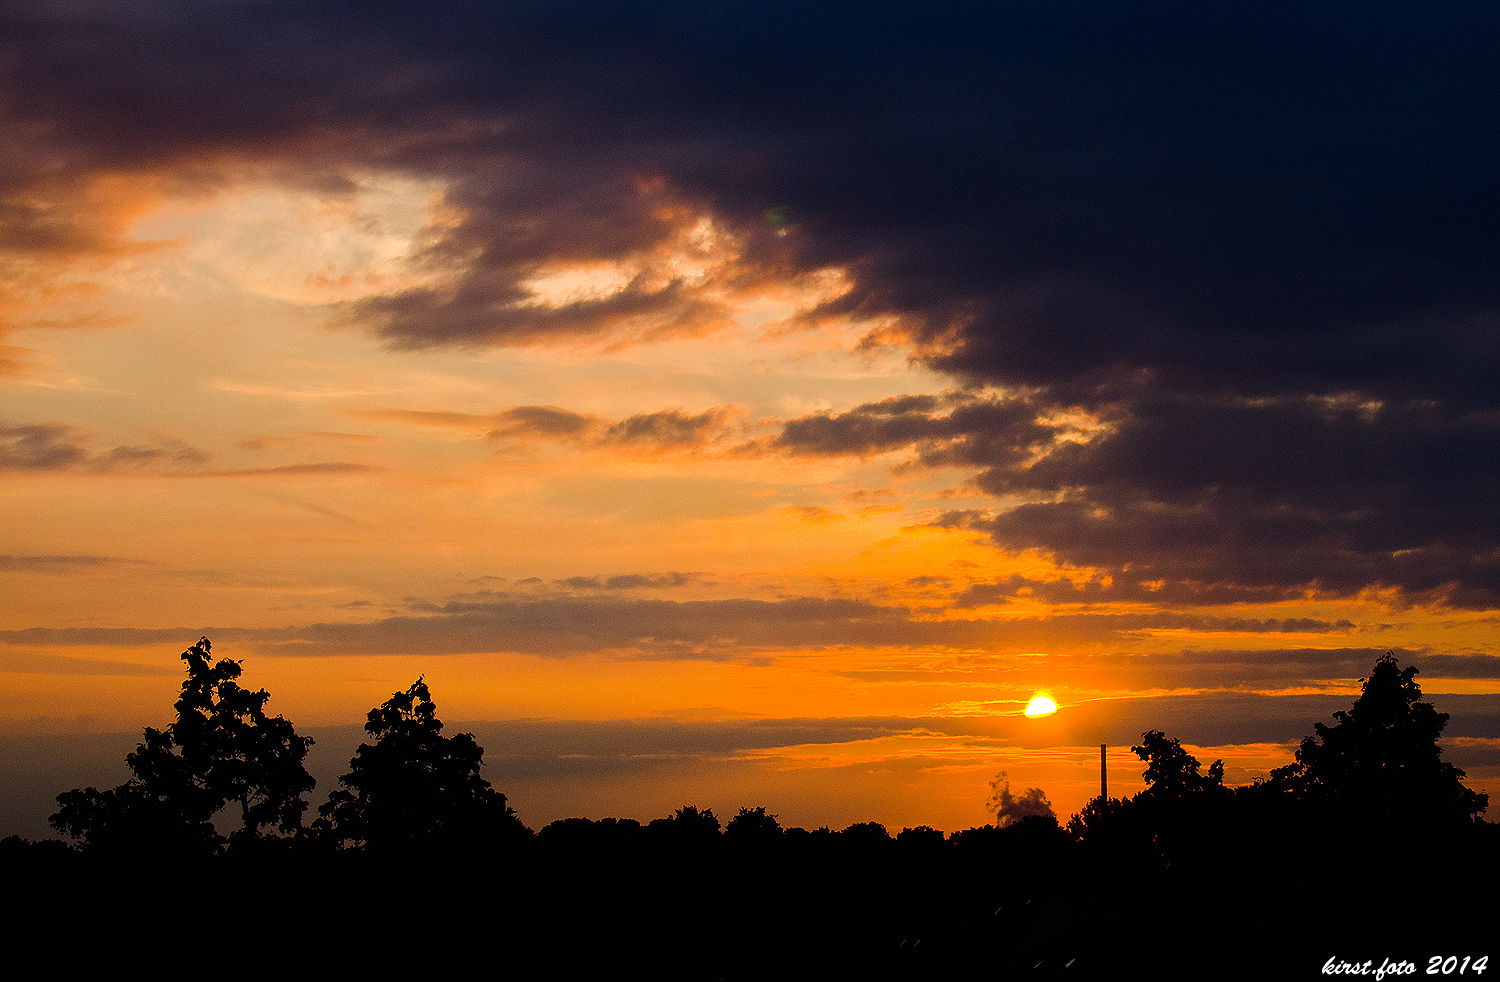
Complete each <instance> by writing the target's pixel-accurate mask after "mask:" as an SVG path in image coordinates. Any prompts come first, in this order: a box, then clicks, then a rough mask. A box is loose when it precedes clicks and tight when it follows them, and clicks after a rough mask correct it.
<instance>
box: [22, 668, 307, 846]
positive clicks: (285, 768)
mask: <svg viewBox="0 0 1500 982" xmlns="http://www.w3.org/2000/svg"><path fill="white" fill-rule="evenodd" d="M209 651H210V644H209V640H208V638H200V639H199V640H198V643H197V644H195V645H193V646H192V647H191V648H189V649H188V650H187V651H184V652H183V653H182V660H183V661H184V662H186V663H187V678H186V679H185V680H184V681H183V683H182V694H181V696H180V697H179V698H178V700H177V704H176V709H177V720H176V722H174V723H172V724H171V725H170V726H168V727H167V728H166V729H165V730H158V729H155V728H152V727H147V728H146V730H145V733H144V739H143V741H142V742H141V743H140V744H139V745H138V746H137V747H136V749H135V751H134V752H132V753H130V754H128V755H127V756H126V758H125V761H126V763H127V764H129V766H130V770H131V773H132V775H133V776H132V777H131V778H130V780H128V781H126V782H125V783H124V784H122V785H120V786H119V787H117V788H113V789H110V790H108V791H98V790H96V789H94V788H83V789H80V790H74V791H67V792H64V793H63V794H60V795H58V796H57V801H58V804H59V805H60V806H61V807H60V808H59V810H58V812H57V813H56V814H55V815H53V816H52V818H51V822H52V825H53V827H54V828H56V829H58V830H59V831H61V832H64V833H66V834H68V835H70V836H72V837H73V838H75V839H80V840H82V841H83V843H84V844H85V845H86V846H87V847H90V848H96V847H99V848H106V849H108V848H120V849H125V848H129V849H151V848H155V849H170V850H174V851H185V852H197V853H212V852H215V851H217V850H218V849H219V848H220V847H222V846H223V845H224V842H225V840H224V838H223V837H222V836H221V835H220V834H219V832H218V830H217V829H216V828H215V826H214V818H215V816H216V815H218V814H219V813H220V811H221V810H223V809H224V808H225V807H226V806H235V808H234V810H235V811H236V812H237V817H238V819H239V822H240V827H239V828H238V829H237V830H235V831H234V832H233V833H232V834H231V835H230V836H229V839H228V842H229V843H230V844H231V845H234V844H236V843H241V842H246V841H253V840H256V839H259V838H261V837H263V836H264V835H265V834H266V832H267V830H268V829H271V828H274V829H277V830H279V831H280V832H281V833H283V834H292V833H295V832H297V831H298V830H300V829H301V827H302V813H303V812H304V811H305V810H306V809H307V801H306V799H304V798H303V795H304V794H305V793H306V792H308V791H311V790H312V788H313V785H314V782H313V779H312V777H311V776H310V775H309V774H308V773H307V770H306V769H305V768H304V767H303V765H302V762H303V760H304V758H306V756H307V750H308V748H309V747H310V746H312V740H310V739H309V738H307V737H302V736H298V735H297V732H296V730H295V729H293V728H292V724H291V723H289V722H287V720H286V719H284V718H283V717H281V716H276V717H268V716H266V713H265V705H266V700H268V699H269V698H270V696H269V695H268V694H267V692H266V691H265V690H264V689H261V690H259V691H256V692H251V691H249V690H247V689H244V688H242V687H241V686H240V685H239V683H238V682H237V681H235V680H236V679H238V678H239V677H240V672H241V669H240V663H239V662H237V661H235V660H233V659H228V658H226V659H224V660H222V661H219V662H217V663H214V662H211V661H210V659H209Z"/></svg>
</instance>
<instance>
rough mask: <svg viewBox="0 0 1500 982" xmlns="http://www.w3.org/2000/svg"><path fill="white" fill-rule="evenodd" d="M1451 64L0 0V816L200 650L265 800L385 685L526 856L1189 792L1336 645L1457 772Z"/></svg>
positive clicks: (803, 10) (1417, 19) (1478, 207)
mask: <svg viewBox="0 0 1500 982" xmlns="http://www.w3.org/2000/svg"><path fill="white" fill-rule="evenodd" d="M1497 36H1500V13H1497V12H1496V9H1495V8H1494V7H1492V6H1490V5H1479V4H1458V3H1436V4H1420V5H1418V4H1409V3H1402V4H1382V3H1371V2H1368V0H1367V2H1363V3H1306V2H1302V3H1281V2H1275V0H1256V2H1253V3H1250V2H1246V3H1239V2H1228V3H1213V4H1204V3H1194V4H1176V3H1149V4H1142V3H1108V2H1082V0H1080V2H1060V0H1047V2H1034V3H1033V2H988V3H981V4H952V5H942V6H941V7H937V8H929V7H924V6H922V5H916V4H906V3H903V4H884V3H865V4H852V3H851V4H821V3H807V2H799V3H795V4H790V3H789V4H774V3H764V4H744V5H736V6H734V7H733V8H731V7H730V6H729V5H716V4H705V3H702V2H701V0H698V2H692V3H664V2H641V3H633V4H602V3H577V2H558V0H548V2H541V3H516V4H506V3H483V4H481V3H446V4H420V5H418V4H404V3H379V2H368V0H361V2H358V3H331V2H330V3H315V2H299V0H275V2H272V0H265V2H198V3H178V2H172V0H152V2H147V0H110V2H103V0H97V2H96V0H70V2H57V0H46V2H43V0H8V2H6V3H5V4H4V5H3V7H0V133H3V138H0V510H3V511H0V513H3V516H4V520H3V523H0V597H3V601H0V783H3V784H4V786H5V788H4V792H3V795H4V798H3V801H0V835H3V834H7V833H10V832H19V833H21V834H25V835H28V836H32V837H38V836H41V835H45V834H47V830H46V826H45V818H46V815H47V814H48V813H49V812H50V811H51V810H52V807H51V806H52V796H54V795H55V794H56V793H57V792H59V791H63V790H66V789H68V788H70V787H74V786H77V785H78V784H80V783H115V782H118V781H119V780H122V779H123V778H124V777H125V771H124V768H123V763H122V761H123V754H124V752H125V751H126V750H128V749H129V748H130V747H131V746H132V745H133V742H134V740H136V739H138V738H139V734H140V729H141V727H143V726H147V725H153V726H161V725H164V724H166V723H168V722H170V721H171V717H172V709H171V706H172V702H173V700H174V699H175V697H176V691H177V687H178V685H179V684H180V681H181V678H182V665H181V662H180V661H179V659H178V655H179V653H180V652H181V651H182V650H183V649H185V648H186V647H188V646H189V645H191V644H192V643H193V642H194V641H196V640H197V639H198V637H199V635H207V636H208V637H209V638H210V639H211V640H212V642H213V645H214V648H213V651H214V654H215V655H216V656H222V657H231V658H236V659H241V660H242V661H243V663H244V669H245V675H244V678H243V679H242V681H243V682H245V683H246V684H248V685H249V686H250V687H252V688H261V687H264V688H266V689H268V690H269V691H270V693H271V702H270V705H269V708H270V710H271V711H272V712H273V713H281V714H284V715H286V716H287V718H289V719H291V720H292V721H293V722H294V723H295V724H296V725H297V726H298V728H299V730H301V731H303V732H305V733H307V734H310V735H312V736H313V737H314V738H315V739H317V740H318V745H317V747H316V748H315V750H314V757H313V759H312V762H313V764H314V771H315V774H316V775H317V776H318V778H319V790H318V791H317V792H315V799H314V800H315V801H317V800H321V797H322V795H323V794H325V793H326V791H327V790H328V785H329V782H330V781H331V780H332V779H333V778H335V777H337V775H338V774H339V773H341V772H342V771H343V770H344V767H345V765H346V764H347V760H348V756H349V754H350V753H351V752H352V750H353V746H354V745H355V744H356V743H357V742H358V739H359V736H360V733H359V730H358V725H359V724H361V723H362V722H363V719H364V715H365V713H366V712H367V711H368V710H369V709H370V708H371V707H373V706H375V705H376V704H378V703H379V702H381V701H383V700H384V699H385V698H386V697H387V696H389V695H390V694H391V693H392V692H393V691H395V690H398V689H405V688H406V687H407V686H408V685H409V684H410V683H411V682H412V681H413V680H415V679H416V677H417V676H419V675H422V676H425V678H426V680H427V682H428V684H429V685H430V687H431V690H432V693H433V697H434V699H435V700H436V702H437V705H438V709H439V713H440V715H441V716H442V717H443V719H445V720H446V721H448V723H449V725H450V728H453V729H468V730H472V731H473V732H475V733H476V735H477V736H478V737H479V741H480V743H481V744H482V745H483V746H484V747H485V749H486V776H487V777H489V778H490V780H492V781H493V782H494V783H495V785H496V786H497V787H498V788H499V789H500V790H502V791H504V792H505V793H506V794H507V795H508V796H509V798H510V803H511V804H512V805H513V806H514V807H515V808H516V809H517V811H518V812H519V813H520V815H521V817H522V819H523V820H524V821H526V822H527V824H529V825H531V826H532V827H533V828H540V827H541V826H542V825H544V824H545V823H546V822H548V821H551V820H553V819H557V818H562V817H565V816H588V817H592V818H598V817H603V816H605V815H615V816H621V817H634V818H638V819H641V820H643V821H644V820H649V819H651V818H656V817H660V816H662V815H665V814H668V813H670V812H671V811H672V810H673V809H675V808H677V807H679V806H681V805H683V804H686V803H695V804H697V805H699V806H700V807H712V808H714V809H715V811H717V812H718V813H719V814H720V816H721V817H728V815H732V814H733V813H734V811H735V810H736V809H738V808H739V807H740V806H754V805H765V806H767V807H768V809H769V810H770V811H772V812H774V813H777V814H779V815H780V817H781V821H782V823H783V824H791V825H803V826H808V827H815V826H818V825H824V824H826V825H830V826H833V827H835V828H840V827H843V826H845V825H848V824H850V823H851V822H855V821H865V820H873V821H879V822H883V823H885V824H886V825H887V826H889V827H891V828H892V829H893V830H899V829H900V828H901V827H903V826H915V825H919V824H927V825H932V826H935V827H938V828H942V829H945V830H949V831H952V830H955V829H961V828H967V827H970V826H974V825H979V824H983V823H984V822H986V821H988V820H990V816H989V814H988V813H987V812H986V809H985V802H986V799H987V798H988V797H989V794H990V787H989V782H990V779H991V778H992V777H994V776H995V774H996V773H997V772H999V771H1002V770H1003V771H1005V772H1006V773H1007V774H1008V777H1009V780H1010V782H1011V784H1012V786H1013V787H1015V788H1017V789H1020V788H1024V787H1033V786H1035V787H1040V788H1042V789H1043V790H1044V791H1045V792H1046V793H1047V795H1048V796H1049V797H1050V799H1051V800H1052V802H1053V804H1054V806H1055V807H1056V808H1057V810H1058V812H1059V814H1060V815H1061V816H1062V817H1063V818H1064V819H1065V818H1066V816H1067V814H1068V813H1070V812H1072V811H1076V810H1077V809H1078V808H1079V807H1080V806H1081V805H1082V804H1083V803H1084V802H1085V801H1086V800H1087V799H1088V798H1089V797H1090V796H1091V795H1092V794H1095V793H1097V788H1098V746H1099V744H1101V743H1107V744H1109V745H1110V747H1111V752H1110V762H1111V763H1110V767H1111V772H1110V782H1111V791H1112V792H1114V793H1115V794H1121V793H1131V792H1133V791H1134V790H1136V789H1138V788H1139V787H1140V786H1141V785H1140V770H1141V766H1140V763H1139V761H1138V760H1136V758H1134V757H1133V756H1132V755H1131V754H1130V752H1129V749H1128V748H1129V746H1130V744H1131V743H1132V742H1139V739H1140V735H1141V733H1142V731H1144V730H1146V729H1152V728H1154V729H1161V730H1164V731H1165V732H1166V733H1167V734H1168V735H1169V736H1172V737H1177V738H1180V739H1181V740H1182V741H1183V743H1184V744H1189V745H1191V747H1192V748H1193V750H1194V752H1195V753H1196V754H1197V755H1198V756H1199V757H1200V759H1202V760H1203V761H1204V763H1205V764H1206V763H1207V762H1208V761H1210V760H1212V759H1213V758H1216V757H1222V758H1224V760H1225V765H1226V766H1225V775H1226V779H1227V780H1228V781H1229V782H1230V783H1233V784H1243V783H1248V782H1249V781H1251V780H1253V779H1255V778H1256V777H1257V776H1260V775H1263V774H1264V773H1265V772H1266V771H1267V770H1268V769H1269V768H1271V767H1275V766H1279V765H1281V764H1284V763H1287V762H1289V761H1290V759H1291V754H1292V751H1293V749H1294V747H1295V744H1296V743H1297V741H1299V740H1300V739H1301V738H1302V737H1304V736H1307V735H1310V734H1311V733H1312V730H1313V723H1314V722H1315V721H1318V720H1325V721H1326V720H1328V718H1329V717H1330V715H1331V713H1332V712H1333V711H1335V710H1337V709H1341V708H1347V706H1348V704H1349V702H1350V701H1351V700H1352V699H1353V698H1354V696H1355V695H1357V693H1358V680H1359V678H1360V677H1361V676H1363V675H1365V674H1366V673H1367V672H1368V671H1369V669H1370V667H1371V666H1372V665H1373V663H1374V661H1375V659H1376V658H1377V657H1378V656H1379V655H1380V654H1382V653H1384V652H1385V651H1387V650H1391V651H1394V652H1395V653H1396V655H1397V657H1398V658H1399V659H1400V660H1401V662H1402V664H1403V665H1404V664H1416V665H1417V666H1419V667H1420V669H1421V674H1420V676H1419V681H1420V683H1421V684H1422V687H1423V691H1424V692H1425V693H1426V694H1427V696H1428V697H1430V699H1431V701H1433V702H1434V703H1435V704H1436V705H1437V707H1438V709H1439V710H1442V711H1445V712H1448V713H1450V714H1451V716H1452V720H1451V722H1450V724H1449V727H1448V730H1447V735H1446V739H1445V742H1444V746H1445V757H1446V759H1448V760H1451V761H1453V762H1454V763H1456V764H1457V765H1458V766H1460V767H1462V768H1465V769H1466V770H1467V771H1468V774H1469V779H1468V784H1469V786H1470V787H1474V788H1477V789H1481V790H1488V791H1490V792H1491V794H1492V795H1494V794H1500V660H1497V659H1496V657H1495V655H1494V641H1495V639H1496V638H1497V632H1500V382H1497V379H1500V235H1497V231H1496V230H1497V229H1500V182H1497V180H1496V176H1497V174H1500V100H1497V99H1496V98H1495V94H1496V92H1500V61H1497V60H1496V58H1495V57H1494V43H1495V40H1496V38H1497ZM1038 693H1045V694H1048V695H1050V696H1051V697H1052V698H1054V699H1055V700H1056V701H1057V703H1058V704H1059V706H1060V707H1061V709H1060V711H1059V712H1058V713H1057V714H1056V715H1054V716H1050V717H1045V718H1042V719H1036V720H1028V719H1026V718H1024V717H1023V715H1022V710H1023V709H1024V707H1025V705H1026V703H1027V702H1028V701H1029V700H1030V699H1031V698H1032V696H1034V695H1036V694H1038ZM1492 811H1493V809H1492ZM1490 817H1492V818H1493V817H1494V815H1493V814H1492V815H1491V816H1490Z"/></svg>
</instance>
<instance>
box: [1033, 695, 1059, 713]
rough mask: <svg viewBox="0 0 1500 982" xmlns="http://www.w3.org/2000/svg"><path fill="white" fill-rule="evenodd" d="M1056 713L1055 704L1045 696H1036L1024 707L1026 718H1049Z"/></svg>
mask: <svg viewBox="0 0 1500 982" xmlns="http://www.w3.org/2000/svg"><path fill="white" fill-rule="evenodd" d="M1055 712H1057V703H1055V702H1053V701H1052V700H1051V699H1049V698H1047V697H1046V696H1037V697H1036V698H1034V699H1032V700H1031V702H1029V703H1027V705H1026V715H1027V716H1050V715H1052V714H1053V713H1055Z"/></svg>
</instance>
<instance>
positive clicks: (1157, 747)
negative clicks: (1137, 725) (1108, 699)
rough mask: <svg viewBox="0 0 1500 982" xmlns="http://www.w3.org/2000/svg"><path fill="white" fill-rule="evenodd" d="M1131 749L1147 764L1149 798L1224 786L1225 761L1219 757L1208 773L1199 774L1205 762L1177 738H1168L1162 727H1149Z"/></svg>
mask: <svg viewBox="0 0 1500 982" xmlns="http://www.w3.org/2000/svg"><path fill="white" fill-rule="evenodd" d="M1130 749H1131V751H1132V752H1133V753H1134V754H1135V755H1136V756H1137V757H1139V758H1140V759H1141V760H1142V761H1144V762H1145V764H1146V771H1145V774H1144V775H1143V776H1144V777H1145V778H1146V790H1145V791H1143V792H1142V794H1144V795H1146V796H1147V797H1149V798H1157V799H1162V798H1181V797H1183V796H1185V795H1189V794H1197V793H1199V792H1205V791H1211V792H1217V791H1221V790H1223V788H1224V762H1223V761H1222V760H1216V761H1214V762H1213V763H1212V764H1210V765H1209V766H1208V774H1206V775H1204V774H1200V773H1198V768H1199V767H1200V766H1202V765H1200V764H1199V763H1198V758H1196V757H1194V756H1193V755H1192V754H1190V753H1188V752H1187V751H1186V750H1184V749H1182V744H1181V743H1180V742H1179V741H1177V740H1169V739H1167V735H1166V734H1165V733H1163V732H1162V731H1161V730H1147V731H1146V732H1145V733H1142V734H1141V745H1140V746H1138V747H1131V748H1130Z"/></svg>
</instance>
